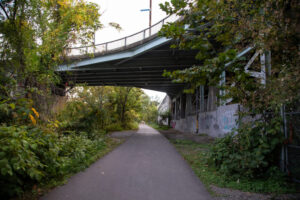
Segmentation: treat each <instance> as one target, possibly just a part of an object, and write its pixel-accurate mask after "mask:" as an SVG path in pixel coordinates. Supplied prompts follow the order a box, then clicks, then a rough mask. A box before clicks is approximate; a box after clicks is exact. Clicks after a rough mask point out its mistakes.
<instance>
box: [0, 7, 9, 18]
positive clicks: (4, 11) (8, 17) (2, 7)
mask: <svg viewBox="0 0 300 200" xmlns="http://www.w3.org/2000/svg"><path fill="white" fill-rule="evenodd" d="M0 7H1V8H2V10H3V11H4V13H5V15H6V18H7V19H10V18H9V16H8V14H7V12H6V10H5V8H4V7H3V5H2V3H0Z"/></svg>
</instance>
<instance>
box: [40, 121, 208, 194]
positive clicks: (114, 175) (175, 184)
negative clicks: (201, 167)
mask: <svg viewBox="0 0 300 200" xmlns="http://www.w3.org/2000/svg"><path fill="white" fill-rule="evenodd" d="M41 199H42V200H69V199H70V200H79V199H80V200H98V199H99V200H210V199H211V197H210V195H209V193H208V192H207V191H206V189H205V188H204V186H203V184H202V183H201V182H200V181H199V179H198V178H197V177H196V175H195V174H194V173H193V172H192V170H191V168H190V167H189V166H188V164H187V163H186V162H185V161H184V159H183V158H182V157H181V156H180V155H179V154H178V153H177V151H176V150H175V148H174V147H173V146H172V145H171V144H170V143H169V141H168V140H167V139H165V138H164V136H162V135H161V134H160V133H159V132H157V131H156V130H155V129H153V128H150V127H149V126H147V125H140V129H139V130H138V132H137V133H135V134H133V135H132V136H131V137H130V138H129V139H128V140H127V141H126V142H125V143H123V144H122V145H121V146H119V147H118V148H116V149H115V150H114V151H112V152H111V153H110V154H108V155H107V156H105V157H103V158H102V159H100V160H98V161H97V162H95V163H94V164H93V165H91V166H90V167H89V168H88V169H86V170H85V171H83V172H80V173H78V174H76V175H74V176H73V177H72V178H70V179H69V181H68V183H67V184H66V185H63V186H60V187H57V188H55V189H54V190H52V191H51V192H50V193H48V194H47V195H45V196H44V197H42V198H41Z"/></svg>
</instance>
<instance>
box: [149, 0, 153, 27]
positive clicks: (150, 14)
mask: <svg viewBox="0 0 300 200" xmlns="http://www.w3.org/2000/svg"><path fill="white" fill-rule="evenodd" d="M151 18H152V0H150V11H149V27H151Z"/></svg>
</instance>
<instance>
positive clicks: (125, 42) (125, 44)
mask: <svg viewBox="0 0 300 200" xmlns="http://www.w3.org/2000/svg"><path fill="white" fill-rule="evenodd" d="M124 46H125V48H126V46H127V37H125V38H124Z"/></svg>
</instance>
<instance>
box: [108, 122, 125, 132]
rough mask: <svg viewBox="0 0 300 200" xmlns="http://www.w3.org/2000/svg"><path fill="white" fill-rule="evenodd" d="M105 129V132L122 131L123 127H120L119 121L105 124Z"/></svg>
mask: <svg viewBox="0 0 300 200" xmlns="http://www.w3.org/2000/svg"><path fill="white" fill-rule="evenodd" d="M105 130H106V131H107V132H113V131H122V130H123V127H122V125H121V123H113V124H110V125H108V126H106V127H105Z"/></svg>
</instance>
